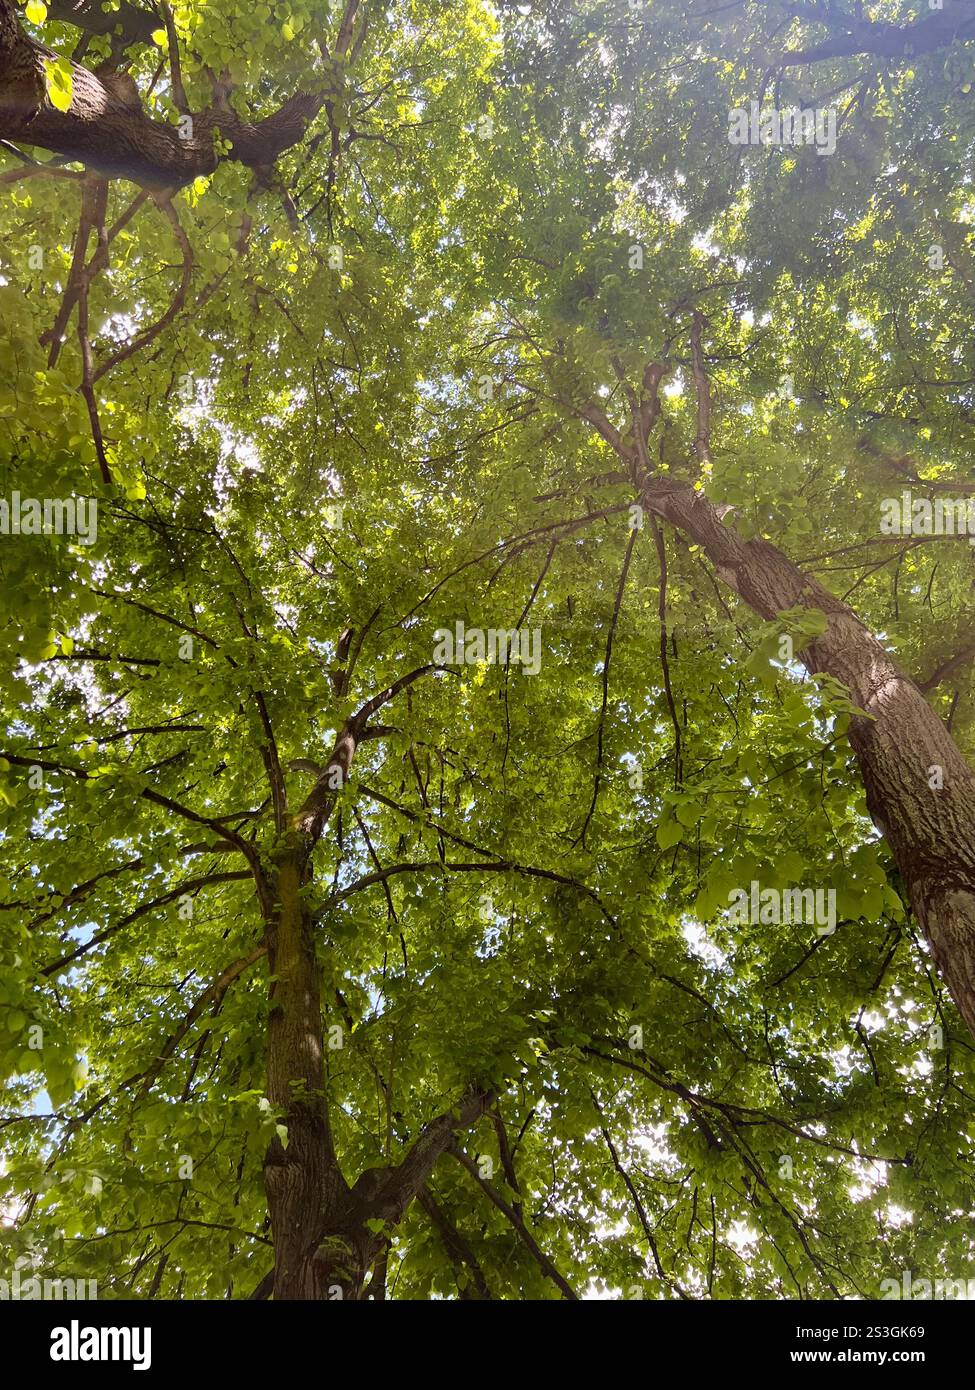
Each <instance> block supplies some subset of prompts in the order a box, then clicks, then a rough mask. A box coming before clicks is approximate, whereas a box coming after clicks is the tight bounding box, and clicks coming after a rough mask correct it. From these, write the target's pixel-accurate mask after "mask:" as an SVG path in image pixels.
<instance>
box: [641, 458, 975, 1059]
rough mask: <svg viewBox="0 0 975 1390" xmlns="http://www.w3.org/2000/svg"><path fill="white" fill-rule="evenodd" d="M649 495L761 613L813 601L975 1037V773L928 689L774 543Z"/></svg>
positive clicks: (810, 664)
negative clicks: (821, 615)
mask: <svg viewBox="0 0 975 1390" xmlns="http://www.w3.org/2000/svg"><path fill="white" fill-rule="evenodd" d="M642 501H643V503H644V505H645V506H646V507H647V508H648V509H649V510H651V511H653V512H654V513H655V514H656V515H658V516H661V517H664V518H665V519H666V520H667V521H669V522H671V524H672V525H674V526H676V527H677V528H678V529H679V530H681V531H682V532H684V534H685V535H687V536H689V537H690V538H691V539H692V540H694V541H696V542H697V544H698V545H700V546H701V548H702V549H703V550H704V551H705V553H706V554H707V556H708V558H709V559H710V560H711V562H712V563H713V564H714V566H715V569H716V571H717V574H718V576H719V578H720V579H721V580H723V581H724V583H726V584H728V585H729V586H730V587H731V588H732V589H734V590H735V592H736V593H738V594H740V596H741V597H742V598H743V599H744V601H745V602H746V603H747V604H748V605H749V607H751V608H752V609H754V611H755V612H756V613H758V614H760V615H761V616H762V617H763V618H766V619H773V618H774V617H775V616H776V614H778V613H781V612H782V611H784V610H786V609H789V608H795V607H798V606H803V607H806V608H811V609H820V610H822V611H823V612H824V613H825V614H826V615H827V618H828V626H827V628H826V631H825V632H824V633H823V634H822V635H821V636H820V637H817V638H816V639H815V641H813V642H811V643H810V645H809V646H808V647H807V648H806V649H805V651H804V652H803V653H802V654H801V659H802V661H803V662H804V664H805V666H806V668H807V670H809V671H810V672H824V673H825V674H827V675H830V676H834V677H835V678H836V679H837V680H840V681H842V682H843V684H844V685H845V686H846V687H847V688H848V690H849V692H850V696H851V698H852V700H853V702H854V703H855V704H857V705H858V706H859V707H860V708H861V709H863V710H864V711H866V713H867V714H868V715H870V716H872V717H871V718H869V719H866V718H862V717H855V718H854V719H853V720H852V721H851V724H850V729H849V738H850V743H851V745H852V747H853V751H854V753H855V754H856V758H857V761H858V763H859V765H860V771H861V774H862V776H863V782H864V786H865V788H866V795H867V806H868V808H869V811H870V814H871V816H872V817H873V819H874V822H875V823H876V825H877V827H878V829H879V830H880V831H881V832H882V833H883V834H884V835H885V836H886V838H887V841H888V843H889V844H890V847H891V849H892V851H893V854H894V858H895V859H896V861H897V866H898V868H899V869H900V872H901V875H902V876H903V878H904V882H905V883H906V885H907V889H908V893H909V895H910V900H911V906H912V908H913V910H914V913H915V915H916V917H917V920H918V922H919V923H920V925H921V928H922V930H923V932H924V935H925V937H926V938H927V940H928V942H929V944H930V946H931V950H932V954H933V955H934V959H935V962H936V964H937V966H938V969H939V971H940V972H941V975H942V978H943V979H944V981H945V984H946V985H947V988H948V992H949V994H950V995H951V997H952V999H953V1000H954V1002H955V1004H956V1006H957V1008H958V1011H959V1013H960V1014H961V1016H962V1018H963V1019H964V1020H965V1022H966V1023H967V1025H968V1027H969V1029H970V1030H971V1032H972V1033H973V1035H975V773H973V771H972V769H971V768H970V767H969V766H968V764H967V763H966V761H965V759H964V758H963V757H962V755H961V753H960V752H959V750H958V748H957V746H956V744H955V742H954V740H953V739H952V737H951V734H950V733H949V731H948V729H947V728H946V727H945V725H944V723H943V722H942V720H941V719H940V718H939V717H938V715H937V714H936V713H935V711H934V710H933V709H932V708H931V706H930V705H929V704H928V702H927V700H926V699H925V697H924V695H923V694H922V692H921V690H920V689H919V688H918V686H917V685H916V684H915V682H914V681H913V680H911V679H910V677H908V676H906V675H905V674H904V673H903V672H902V671H900V670H898V668H897V665H896V664H895V662H894V661H893V660H892V659H891V657H890V656H889V655H888V653H887V652H886V651H885V650H884V648H883V646H882V645H881V643H880V642H879V641H878V640H877V638H876V637H874V635H873V634H872V633H871V632H869V631H868V629H867V628H866V627H865V626H864V625H863V623H862V622H861V621H860V619H859V618H858V617H857V616H856V614H855V613H854V612H853V610H852V609H851V608H850V607H849V606H848V605H847V604H845V603H843V602H842V601H841V600H840V599H838V598H836V597H834V595H833V594H831V593H829V591H828V590H826V589H824V588H823V586H822V585H821V584H819V583H818V581H816V580H815V579H813V578H811V577H810V576H809V575H806V574H803V572H802V571H801V570H800V569H798V568H797V566H796V565H794V564H793V563H792V562H791V560H789V559H788V558H787V557H786V556H785V555H783V554H782V552H781V551H780V550H778V549H776V547H775V546H773V545H770V544H769V543H768V542H767V541H762V540H749V541H744V540H742V538H741V537H740V536H739V535H738V533H737V532H736V531H735V530H734V529H733V528H730V527H728V526H725V525H724V524H723V522H722V520H721V518H720V516H719V514H718V512H717V511H716V509H715V508H714V506H712V504H711V503H710V502H709V501H708V500H707V499H706V498H705V497H704V496H703V494H701V493H699V492H695V491H694V489H693V488H690V487H679V488H674V486H673V484H665V483H661V482H659V481H654V480H650V481H649V482H648V483H647V484H646V485H645V487H644V489H643V493H642Z"/></svg>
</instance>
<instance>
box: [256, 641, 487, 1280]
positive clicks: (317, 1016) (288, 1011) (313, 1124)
mask: <svg viewBox="0 0 975 1390" xmlns="http://www.w3.org/2000/svg"><path fill="white" fill-rule="evenodd" d="M438 669H439V668H437V667H434V666H423V667H420V668H418V669H417V670H415V671H411V672H409V673H408V674H407V675H405V676H403V677H401V678H400V679H399V680H398V681H396V682H395V683H394V684H393V685H392V686H390V687H389V688H388V689H386V690H383V691H381V692H380V693H379V694H378V695H374V696H373V697H372V698H371V699H370V700H367V701H366V703H365V704H364V705H363V706H362V707H361V708H360V709H359V710H358V711H357V712H356V713H355V714H354V715H352V716H351V717H350V718H349V719H348V720H347V721H346V724H345V726H344V727H343V728H342V730H341V731H340V732H339V734H338V737H337V738H336V741H335V744H334V747H333V749H332V752H331V755H330V757H329V759H328V761H327V762H326V764H325V766H324V767H323V768H322V769H321V771H320V773H319V775H318V776H317V778H316V780H315V784H314V786H313V787H312V789H311V791H310V792H309V793H308V795H307V797H306V798H305V800H304V802H303V803H302V805H301V807H300V808H299V810H298V811H297V812H295V814H294V815H293V816H291V817H290V818H287V822H286V816H287V797H286V794H285V788H284V783H283V779H282V777H281V772H280V767H279V766H278V762H277V754H276V752H274V751H272V750H273V743H271V741H270V738H269V746H268V749H267V750H266V752H267V754H268V757H267V758H266V765H267V768H268V773H269V777H270V779H271V783H272V793H273V799H274V804H275V810H276V815H277V817H278V823H279V824H280V825H282V826H285V825H286V830H285V834H284V835H283V840H284V846H283V848H282V849H281V850H280V851H279V853H278V854H277V855H276V857H275V860H274V864H273V866H272V869H271V871H270V873H269V874H268V875H267V877H266V881H265V882H264V883H263V885H262V887H263V891H262V894H261V900H262V904H263V911H264V917H265V928H266V930H265V936H266V941H267V947H268V964H269V969H270V974H271V986H270V995H269V1003H270V1015H269V1018H268V1032H267V1078H268V1099H269V1100H270V1102H271V1105H272V1106H273V1108H274V1112H275V1114H276V1115H277V1116H278V1118H279V1120H280V1122H282V1123H283V1124H284V1125H285V1126H286V1128H287V1140H286V1142H282V1140H281V1139H275V1140H274V1141H273V1142H272V1144H271V1145H270V1147H269V1149H268V1152H267V1154H266V1156H265V1161H264V1188H265V1193H266V1196H267V1203H268V1212H269V1215H270V1218H271V1232H272V1238H273V1243H274V1281H273V1294H274V1297H275V1299H301V1300H328V1299H338V1298H342V1299H350V1298H351V1299H359V1298H362V1297H363V1296H364V1295H365V1293H366V1291H367V1288H368V1286H367V1282H366V1281H367V1279H368V1276H369V1273H370V1270H372V1268H373V1266H374V1265H375V1264H376V1262H377V1260H378V1258H379V1256H380V1255H381V1254H382V1252H383V1250H384V1238H383V1235H382V1233H381V1232H380V1231H377V1230H374V1229H371V1228H370V1227H369V1225H367V1222H370V1221H372V1222H386V1223H387V1224H388V1225H389V1226H396V1225H397V1224H398V1223H399V1222H400V1221H402V1219H403V1217H404V1215H405V1214H406V1211H407V1209H408V1208H409V1206H410V1203H411V1202H412V1201H413V1200H414V1198H415V1197H416V1196H417V1195H418V1194H419V1192H420V1190H421V1188H422V1187H423V1185H424V1184H425V1183H426V1181H427V1180H428V1178H429V1177H430V1175H431V1174H432V1172H433V1169H434V1167H435V1165H436V1163H437V1161H438V1159H439V1158H440V1156H441V1154H442V1153H444V1152H446V1150H447V1149H448V1147H449V1146H450V1145H451V1144H452V1142H453V1139H454V1135H455V1133H456V1132H457V1131H458V1130H463V1129H467V1128H469V1127H470V1126H471V1125H473V1124H475V1123H476V1122H477V1121H478V1120H479V1119H480V1118H481V1116H482V1115H483V1114H484V1113H485V1112H486V1111H487V1109H488V1108H489V1106H490V1105H491V1104H492V1103H493V1101H494V1099H495V1097H496V1093H495V1092H494V1091H492V1090H489V1089H482V1088H477V1087H472V1088H471V1089H470V1090H469V1091H468V1092H467V1094H465V1095H464V1096H463V1097H462V1098H461V1099H460V1101H459V1102H458V1104H457V1106H456V1107H455V1108H454V1109H453V1110H451V1111H448V1112H445V1113H444V1114H441V1115H438V1116H436V1118H434V1119H433V1120H431V1121H430V1122H429V1123H428V1124H427V1125H425V1126H424V1128H423V1129H422V1130H421V1132H420V1133H419V1135H418V1136H417V1138H416V1139H415V1140H414V1142H413V1144H412V1145H411V1146H410V1148H409V1149H408V1150H407V1152H406V1154H405V1155H404V1157H403V1158H402V1159H401V1161H400V1162H399V1163H398V1164H391V1165H389V1166H388V1167H385V1168H370V1169H367V1170H366V1171H365V1172H364V1173H361V1174H360V1175H359V1176H358V1178H357V1179H356V1181H355V1182H354V1183H353V1184H352V1185H350V1184H349V1183H348V1182H347V1181H346V1178H345V1176H344V1174H343V1173H342V1170H341V1167H340V1165H339V1161H338V1158H337V1155H336V1152H335V1145H334V1142H333V1137H332V1130H331V1125H330V1122H329V1112H328V1101H327V1097H326V1091H325V1049H324V1028H323V1021H322V1002H321V968H320V965H319V962H318V958H317V952H316V946H315V923H314V919H313V915H312V912H311V909H310V907H309V904H308V897H307V889H308V888H309V887H310V885H311V882H312V878H313V859H314V852H315V848H316V846H317V844H318V842H319V840H320V838H321V835H322V832H323V831H324V829H325V826H326V824H327V823H328V820H329V817H330V815H331V813H332V810H333V809H334V807H335V803H336V799H337V796H338V794H339V792H340V791H341V788H342V787H343V786H344V784H345V782H346V780H347V778H348V775H349V771H350V768H351V766H352V760H353V758H354V757H355V753H356V749H357V748H358V746H359V744H361V743H362V742H364V741H365V740H366V739H369V738H374V737H377V736H380V735H381V734H382V733H384V732H385V728H384V726H381V725H373V726H370V724H369V720H370V719H371V718H372V716H373V715H374V714H376V713H377V712H378V711H379V710H380V709H381V708H382V707H383V706H384V705H385V704H387V703H388V702H389V701H390V700H392V699H393V698H394V697H395V696H396V695H397V694H399V692H400V691H401V690H405V689H406V688H407V686H409V685H412V684H413V683H414V682H415V681H417V680H420V679H421V678H422V677H424V676H426V675H428V674H429V673H431V672H432V671H435V670H438ZM267 727H268V729H270V723H269V721H268V725H267Z"/></svg>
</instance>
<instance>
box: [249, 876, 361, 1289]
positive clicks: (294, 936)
mask: <svg viewBox="0 0 975 1390" xmlns="http://www.w3.org/2000/svg"><path fill="white" fill-rule="evenodd" d="M301 882H302V874H301V869H300V863H299V858H298V854H297V853H296V852H295V851H293V850H291V851H289V852H287V853H286V854H285V855H283V856H282V857H281V858H280V859H279V861H278V866H277V892H276V902H275V908H274V912H273V916H272V920H271V921H270V922H269V923H268V931H267V938H268V964H269V968H270V973H271V975H272V977H274V978H273V982H272V984H271V991H270V1003H271V1012H270V1016H269V1018H268V1032H267V1084H268V1099H269V1100H270V1102H271V1105H272V1106H273V1108H274V1112H275V1115H276V1116H278V1117H279V1120H280V1122H282V1123H283V1124H285V1125H286V1126H287V1131H288V1133H287V1140H286V1142H282V1140H281V1139H275V1140H274V1141H273V1143H272V1144H271V1146H270V1148H269V1149H268V1152H267V1155H266V1157H265V1160H264V1188H265V1192H266V1194H267V1204H268V1212H269V1214H270V1217H271V1232H272V1237H273V1240H274V1271H275V1272H274V1297H275V1298H276V1299H282V1298H284V1299H323V1298H327V1297H328V1282H329V1280H330V1279H331V1280H333V1282H339V1283H341V1282H342V1281H341V1280H340V1279H339V1278H338V1275H337V1272H336V1268H335V1263H336V1262H335V1259H334V1257H333V1258H332V1259H330V1260H324V1261H323V1260H321V1259H319V1258H317V1256H316V1251H317V1249H318V1245H319V1243H320V1239H321V1233H322V1231H323V1229H324V1227H325V1225H326V1224H327V1222H328V1218H329V1214H330V1213H331V1212H333V1211H334V1210H335V1209H336V1208H337V1206H338V1205H339V1204H340V1203H341V1202H342V1200H343V1199H344V1198H345V1197H347V1195H348V1188H347V1186H346V1183H345V1181H344V1179H343V1177H342V1174H341V1171H340V1169H339V1166H338V1162H337V1160H336V1156H335V1149H334V1145H333V1142H332V1134H331V1128H330V1125H329V1121H328V1110H327V1107H326V1102H325V1092H324V1080H325V1078H324V1072H323V1067H324V1056H323V1035H322V1015H321V993H320V986H319V972H318V963H317V961H316V958H315V940H314V934H313V931H312V924H311V921H310V918H309V915H308V912H307V910H306V909H305V906H304V904H303V902H302V898H301V895H300V889H301Z"/></svg>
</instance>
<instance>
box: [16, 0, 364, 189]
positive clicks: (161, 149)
mask: <svg viewBox="0 0 975 1390" xmlns="http://www.w3.org/2000/svg"><path fill="white" fill-rule="evenodd" d="M123 8H124V10H125V13H123V14H122V16H121V20H120V19H119V17H118V16H115V15H112V16H109V17H108V18H109V20H110V21H111V22H112V23H113V24H116V23H119V22H121V23H122V24H123V27H124V34H125V35H131V39H132V40H139V41H145V38H146V37H147V35H146V34H145V33H144V27H143V24H142V23H141V22H140V21H139V19H138V15H139V13H140V12H139V11H136V10H132V9H131V7H123ZM357 9H358V4H357V3H352V0H350V3H349V4H348V5H347V7H346V13H345V16H344V18H343V21H342V28H341V32H340V34H339V39H338V42H337V44H336V47H335V53H336V55H337V56H339V57H342V56H345V55H346V54H347V53H348V50H349V47H350V44H351V42H352V38H353V23H354V19H355V15H356V12H357ZM56 17H57V18H64V19H65V20H66V21H67V22H69V23H74V24H77V25H78V26H79V27H80V28H83V29H86V30H87V31H88V32H91V33H102V32H104V30H103V28H102V27H101V16H100V13H99V14H98V15H97V16H96V14H95V13H94V12H93V11H91V9H90V7H89V6H88V5H85V4H81V3H78V4H76V5H72V4H71V3H70V0H64V3H62V4H61V5H60V7H58V8H57V13H56ZM159 27H161V21H160V20H159V19H157V18H155V17H151V28H150V32H151V31H152V30H154V29H157V28H159ZM56 56H57V55H56V54H55V53H54V52H53V51H52V50H51V49H49V48H45V47H44V46H43V45H42V44H39V43H37V42H35V41H34V40H33V39H32V38H31V37H30V35H29V34H27V33H26V31H25V30H24V29H23V27H22V25H21V23H20V19H19V16H18V14H17V12H16V10H15V9H14V7H13V4H12V0H0V138H2V139H5V140H11V141H16V142H17V143H19V144H22V145H30V146H34V147H36V148H39V149H44V150H50V151H51V152H52V153H53V154H57V155H61V156H63V157H64V158H66V159H69V160H80V161H81V162H82V163H84V164H85V165H87V167H88V168H89V169H92V170H96V171H97V172H99V173H102V174H106V175H109V176H111V177H123V178H129V179H132V180H133V181H134V182H136V183H139V184H141V185H143V186H144V187H146V188H170V189H175V188H180V187H182V186H183V185H184V184H187V183H191V182H192V181H193V179H195V178H198V177H200V176H201V175H206V174H212V173H213V171H214V169H215V168H216V167H217V164H218V163H219V161H220V159H221V158H229V159H232V160H237V161H238V162H240V163H242V164H245V165H249V166H250V167H252V168H266V167H270V166H271V165H273V164H274V162H275V160H276V159H277V158H278V157H279V156H280V155H281V154H282V153H283V152H284V151H285V150H287V149H290V148H291V146H292V145H295V144H297V143H298V142H299V141H300V140H301V139H302V138H303V137H304V134H305V132H306V130H307V129H308V126H309V124H310V123H311V121H313V120H314V119H315V117H316V116H317V115H318V113H319V111H321V109H322V107H323V106H325V104H326V101H327V100H328V97H329V93H328V90H326V88H325V87H323V90H321V91H317V92H297V93H295V94H294V95H293V96H291V97H289V98H288V100H287V101H285V102H284V103H283V104H282V105H281V106H280V107H279V108H278V110H277V111H275V112H273V113H272V114H271V115H269V116H266V117H264V119H263V120H259V121H254V122H251V121H248V120H245V119H244V118H243V117H241V116H240V115H238V114H237V112H236V111H235V110H234V109H233V107H232V106H231V105H230V102H229V100H228V99H227V97H226V93H221V92H218V94H217V96H216V98H215V100H214V103H213V105H211V106H210V107H209V108H207V109H206V110H203V111H200V112H195V113H192V116H191V121H190V123H189V124H187V123H186V122H185V121H184V122H183V123H182V124H181V126H177V125H175V124H170V123H169V122H166V121H158V120H152V119H150V117H149V116H148V115H147V114H146V112H145V111H144V110H143V108H142V105H141V104H140V101H139V97H138V92H137V90H136V89H135V86H134V84H132V83H131V81H128V82H126V81H124V80H119V77H120V75H119V74H114V73H111V72H106V73H102V74H101V75H99V73H96V72H92V71H91V70H90V69H88V68H86V67H82V66H81V65H80V64H78V63H72V64H71V74H72V92H71V105H70V107H69V109H68V110H67V111H59V110H58V109H57V108H56V107H55V106H53V105H52V103H51V101H50V100H49V98H48V95H47V84H46V80H45V61H46V60H47V59H50V58H54V57H56ZM326 85H327V84H326ZM218 134H219V136H220V138H221V139H222V140H227V141H229V142H230V151H229V154H226V155H220V154H218V153H217V151H216V149H215V147H214V138H215V136H217V135H218Z"/></svg>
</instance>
